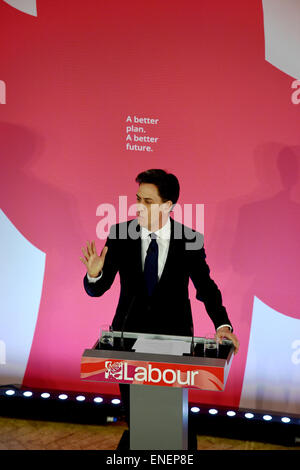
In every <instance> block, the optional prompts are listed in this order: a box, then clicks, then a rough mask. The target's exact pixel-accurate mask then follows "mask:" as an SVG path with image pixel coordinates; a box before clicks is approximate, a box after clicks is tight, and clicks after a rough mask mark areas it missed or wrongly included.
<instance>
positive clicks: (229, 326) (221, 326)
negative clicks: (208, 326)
mask: <svg viewBox="0 0 300 470" xmlns="http://www.w3.org/2000/svg"><path fill="white" fill-rule="evenodd" d="M223 326H228V328H230V331H232V326H231V325H220V326H218V328H217V329H216V331H218V329H219V328H223Z"/></svg>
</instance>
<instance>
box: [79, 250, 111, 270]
mask: <svg viewBox="0 0 300 470" xmlns="http://www.w3.org/2000/svg"><path fill="white" fill-rule="evenodd" d="M81 250H82V253H83V255H84V258H80V260H81V261H82V262H83V264H84V265H85V266H86V269H87V272H88V275H89V276H91V277H98V276H99V274H100V272H101V271H102V268H103V265H104V260H105V256H106V253H107V250H108V247H107V246H104V248H103V249H102V251H101V254H100V256H98V255H97V252H96V245H95V241H92V243H89V242H87V245H86V248H81Z"/></svg>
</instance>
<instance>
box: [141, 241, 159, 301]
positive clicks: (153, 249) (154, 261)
mask: <svg viewBox="0 0 300 470" xmlns="http://www.w3.org/2000/svg"><path fill="white" fill-rule="evenodd" d="M149 236H150V237H151V243H150V245H149V248H148V250H147V256H146V259H145V266H144V276H145V280H146V285H147V289H148V294H149V296H151V295H152V293H153V290H154V288H155V286H156V284H157V282H158V244H157V241H156V234H155V233H151V234H149Z"/></svg>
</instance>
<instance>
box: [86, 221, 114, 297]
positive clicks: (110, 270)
mask: <svg viewBox="0 0 300 470" xmlns="http://www.w3.org/2000/svg"><path fill="white" fill-rule="evenodd" d="M105 246H107V247H108V251H107V253H106V256H105V261H104V265H103V270H102V272H103V275H102V276H101V278H100V279H99V280H98V281H96V282H93V283H92V282H89V281H88V279H87V275H85V276H84V278H83V285H84V288H85V291H86V293H87V294H88V295H90V296H91V297H100V296H101V295H103V294H104V293H105V292H106V291H107V290H108V289H109V288H110V287H111V285H112V283H113V282H114V279H115V277H116V274H117V272H118V270H119V253H118V240H117V237H116V226H115V225H112V226H111V229H110V232H109V235H108V237H107V240H106V243H105Z"/></svg>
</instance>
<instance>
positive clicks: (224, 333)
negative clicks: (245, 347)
mask: <svg viewBox="0 0 300 470" xmlns="http://www.w3.org/2000/svg"><path fill="white" fill-rule="evenodd" d="M223 338H227V339H230V341H232V342H233V346H234V354H236V353H237V352H238V350H239V346H240V343H239V340H238V339H237V337H236V336H235V335H234V334H233V333H231V331H230V328H228V327H227V326H224V327H222V328H219V329H218V330H217V332H216V334H215V340H216V341H219V343H220V344H222V340H223Z"/></svg>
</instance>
